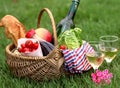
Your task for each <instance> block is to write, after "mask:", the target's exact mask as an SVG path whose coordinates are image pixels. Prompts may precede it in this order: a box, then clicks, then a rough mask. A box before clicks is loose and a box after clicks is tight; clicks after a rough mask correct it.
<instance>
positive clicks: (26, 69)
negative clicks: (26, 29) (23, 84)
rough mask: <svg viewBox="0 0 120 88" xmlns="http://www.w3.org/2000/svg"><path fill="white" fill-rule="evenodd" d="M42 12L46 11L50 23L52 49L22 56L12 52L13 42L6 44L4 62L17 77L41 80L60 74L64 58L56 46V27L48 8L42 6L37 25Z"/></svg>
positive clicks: (56, 76)
mask: <svg viewBox="0 0 120 88" xmlns="http://www.w3.org/2000/svg"><path fill="white" fill-rule="evenodd" d="M43 12H47V14H48V16H49V17H50V21H51V24H52V31H53V38H54V46H55V47H54V49H53V50H52V51H51V52H50V53H49V54H48V55H47V56H41V57H40V56H39V57H38V56H35V57H31V56H22V55H17V54H15V53H13V52H12V50H14V49H15V48H16V47H15V46H14V44H9V45H8V46H6V49H5V55H6V63H7V65H8V67H9V69H10V71H11V72H12V73H13V74H14V75H15V76H17V77H28V78H31V79H33V80H37V81H43V80H45V79H53V78H58V77H59V76H60V75H61V67H62V65H63V63H64V58H63V56H62V54H61V52H60V50H59V48H58V42H57V34H56V27H55V22H54V18H53V15H52V13H51V11H50V10H49V9H48V8H43V9H42V10H41V11H40V13H39V16H38V22H37V27H38V28H39V27H40V20H41V16H42V14H43Z"/></svg>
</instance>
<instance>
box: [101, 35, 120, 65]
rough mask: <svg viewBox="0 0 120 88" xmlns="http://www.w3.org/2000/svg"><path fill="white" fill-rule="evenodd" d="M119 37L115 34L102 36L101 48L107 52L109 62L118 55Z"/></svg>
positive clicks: (106, 58) (106, 57)
mask: <svg viewBox="0 0 120 88" xmlns="http://www.w3.org/2000/svg"><path fill="white" fill-rule="evenodd" d="M118 46H119V45H118V37H117V36H114V35H105V36H101V37H100V50H101V51H102V52H103V53H104V54H105V60H106V62H107V63H111V61H112V60H113V59H114V58H115V57H116V55H117V52H118Z"/></svg>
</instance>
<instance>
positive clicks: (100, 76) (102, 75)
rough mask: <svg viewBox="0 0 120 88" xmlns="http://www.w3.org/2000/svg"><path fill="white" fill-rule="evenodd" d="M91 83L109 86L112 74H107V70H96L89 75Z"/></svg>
mask: <svg viewBox="0 0 120 88" xmlns="http://www.w3.org/2000/svg"><path fill="white" fill-rule="evenodd" d="M91 77H92V81H93V82H94V83H96V84H100V83H102V84H110V82H111V78H112V77H113V75H112V73H109V71H108V69H105V70H103V71H100V70H96V72H95V73H92V74H91Z"/></svg>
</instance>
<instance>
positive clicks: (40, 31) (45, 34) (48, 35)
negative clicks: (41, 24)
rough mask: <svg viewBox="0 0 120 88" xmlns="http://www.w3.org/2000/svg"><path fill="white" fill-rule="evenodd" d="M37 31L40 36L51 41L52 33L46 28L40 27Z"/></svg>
mask: <svg viewBox="0 0 120 88" xmlns="http://www.w3.org/2000/svg"><path fill="white" fill-rule="evenodd" d="M35 32H36V34H37V36H38V37H40V38H42V39H44V40H46V41H48V42H51V40H52V34H51V33H50V32H49V31H48V30H47V29H45V28H38V29H35Z"/></svg>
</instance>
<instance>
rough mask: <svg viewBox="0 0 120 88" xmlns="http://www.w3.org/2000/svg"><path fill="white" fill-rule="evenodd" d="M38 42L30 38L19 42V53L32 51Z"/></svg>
mask: <svg viewBox="0 0 120 88" xmlns="http://www.w3.org/2000/svg"><path fill="white" fill-rule="evenodd" d="M38 44H39V43H38V42H33V41H32V40H26V41H25V43H21V44H20V47H19V48H18V51H19V52H20V53H24V52H33V51H34V50H36V49H38Z"/></svg>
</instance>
